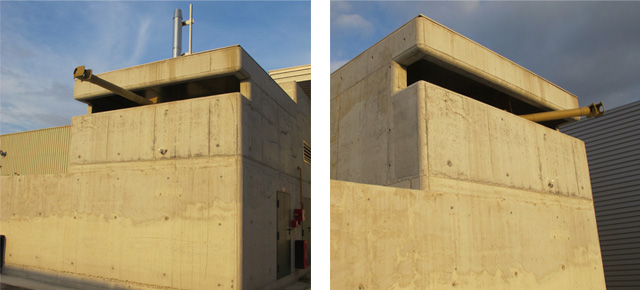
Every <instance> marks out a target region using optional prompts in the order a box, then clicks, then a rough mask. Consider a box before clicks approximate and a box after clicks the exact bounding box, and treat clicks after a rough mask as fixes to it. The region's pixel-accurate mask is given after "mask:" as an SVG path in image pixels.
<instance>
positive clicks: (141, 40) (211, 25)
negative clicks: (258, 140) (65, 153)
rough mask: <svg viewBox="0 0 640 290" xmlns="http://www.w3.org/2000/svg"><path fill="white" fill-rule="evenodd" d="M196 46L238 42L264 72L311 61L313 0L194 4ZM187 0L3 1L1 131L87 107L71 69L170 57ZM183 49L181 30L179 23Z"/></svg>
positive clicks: (62, 120) (63, 117)
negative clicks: (176, 20) (176, 16)
mask: <svg viewBox="0 0 640 290" xmlns="http://www.w3.org/2000/svg"><path fill="white" fill-rule="evenodd" d="M193 4H194V19H195V24H194V26H193V51H194V52H200V51H205V50H210V49H215V48H219V47H225V46H229V45H235V44H240V45H241V46H243V48H244V49H245V50H246V51H247V52H248V53H249V54H250V55H251V56H252V57H253V58H254V59H255V60H256V61H257V62H258V63H259V64H260V65H261V66H262V68H264V69H265V70H267V71H268V70H272V69H278V68H284V67H290V66H296V65H304V64H309V63H310V62H311V21H310V16H311V5H310V2H308V1H307V2H290V1H289V2H266V1H262V2H246V1H245V2H226V1H225V2H198V1H195V2H193ZM176 8H179V9H182V14H183V18H184V20H187V19H188V18H189V2H128V1H115V2H55V1H54V2H7V1H1V2H0V68H1V71H0V115H1V116H0V120H1V123H0V134H7V133H13V132H20V131H25V130H34V129H41V128H49V127H54V126H63V125H68V124H71V117H73V116H77V115H82V114H85V113H86V105H85V104H83V103H80V102H78V101H75V100H74V99H73V83H74V81H73V77H72V74H73V69H74V68H75V67H76V66H78V65H86V66H87V68H91V69H93V71H94V73H101V72H107V71H111V70H116V69H120V68H124V67H129V66H134V65H138V64H143V63H148V62H153V61H158V60H162V59H167V58H170V57H171V51H172V37H173V35H172V33H173V30H172V29H173V28H172V23H173V22H172V18H173V12H174V10H175V9H176ZM182 37H183V45H182V47H183V52H185V51H186V50H187V48H188V28H187V27H184V28H183V36H182Z"/></svg>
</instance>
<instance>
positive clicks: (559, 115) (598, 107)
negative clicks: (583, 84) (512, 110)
mask: <svg viewBox="0 0 640 290" xmlns="http://www.w3.org/2000/svg"><path fill="white" fill-rule="evenodd" d="M603 114H604V105H603V104H602V102H600V103H598V104H595V103H592V104H591V105H589V106H586V107H582V108H577V109H570V110H561V111H551V112H543V113H535V114H529V115H520V117H522V118H525V119H527V120H530V121H534V122H544V121H551V120H559V119H565V118H572V117H580V116H586V117H587V118H591V117H600V116H602V115H603Z"/></svg>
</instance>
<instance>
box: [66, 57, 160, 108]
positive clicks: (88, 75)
mask: <svg viewBox="0 0 640 290" xmlns="http://www.w3.org/2000/svg"><path fill="white" fill-rule="evenodd" d="M73 78H76V79H79V80H81V81H88V82H90V83H92V84H94V85H97V86H101V87H103V88H105V89H107V90H109V91H111V92H113V93H115V94H117V95H119V96H121V97H123V98H125V99H127V100H130V101H132V102H135V103H138V104H140V105H150V104H153V103H152V102H151V101H149V100H147V99H145V98H143V97H142V96H139V95H136V94H134V93H133V92H131V91H129V90H125V89H123V88H121V87H119V86H117V85H114V84H112V83H110V82H108V81H105V80H103V79H101V78H100V77H98V76H96V75H93V73H92V70H90V69H85V67H84V65H81V66H79V67H77V68H76V69H75V70H73Z"/></svg>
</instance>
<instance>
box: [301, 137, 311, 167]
mask: <svg viewBox="0 0 640 290" xmlns="http://www.w3.org/2000/svg"><path fill="white" fill-rule="evenodd" d="M302 145H303V146H302V147H303V151H304V154H303V156H304V163H307V164H311V146H310V145H309V143H307V142H306V141H302Z"/></svg>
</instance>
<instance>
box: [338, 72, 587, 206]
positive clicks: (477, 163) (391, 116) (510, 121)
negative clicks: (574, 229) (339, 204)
mask: <svg viewBox="0 0 640 290" xmlns="http://www.w3.org/2000/svg"><path fill="white" fill-rule="evenodd" d="M345 102H346V101H344V102H336V103H338V104H344V103H345ZM333 103H334V102H332V104H333ZM336 111H337V112H336V113H333V112H332V115H333V116H334V119H333V121H332V125H334V124H333V123H335V126H336V127H337V128H336V129H335V130H333V131H332V132H331V135H332V140H334V139H335V141H334V142H335V143H334V144H335V145H333V146H335V147H332V149H333V152H337V153H336V155H338V156H337V157H336V158H335V159H333V156H332V161H333V163H332V177H333V178H336V179H339V180H346V181H352V182H359V183H366V184H377V185H387V186H394V187H403V188H414V189H432V190H439V188H438V185H437V183H434V182H431V181H430V180H431V179H433V178H444V179H451V180H460V181H466V182H474V183H481V184H493V185H500V186H504V187H510V188H514V189H525V190H532V191H538V192H549V193H556V194H563V195H568V196H580V197H583V198H588V199H591V186H590V182H589V171H588V165H587V159H586V158H587V157H586V152H585V149H584V143H583V142H582V141H580V140H578V139H575V138H572V137H570V136H567V135H565V134H562V133H560V132H557V131H555V130H551V129H549V128H547V127H544V126H541V125H539V124H536V123H533V122H530V121H527V120H525V119H523V118H520V117H518V116H515V115H513V114H511V113H508V112H505V111H502V110H499V109H497V108H494V107H492V106H489V105H486V104H484V103H481V102H479V101H476V100H473V99H471V98H468V97H465V96H462V95H460V94H457V93H454V92H452V91H449V90H446V89H443V88H441V87H438V86H435V85H432V84H430V83H427V82H424V81H419V82H416V83H415V84H413V85H411V86H409V87H407V88H405V89H403V90H401V91H399V92H397V93H395V94H393V95H391V96H390V97H389V99H388V100H386V101H381V100H380V99H376V98H370V99H368V100H367V101H364V102H361V103H357V104H354V105H353V106H352V107H348V108H344V107H342V106H339V107H338V109H337V110H336ZM334 128H335V127H334ZM332 155H333V154H332ZM342 156H347V157H342Z"/></svg>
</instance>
